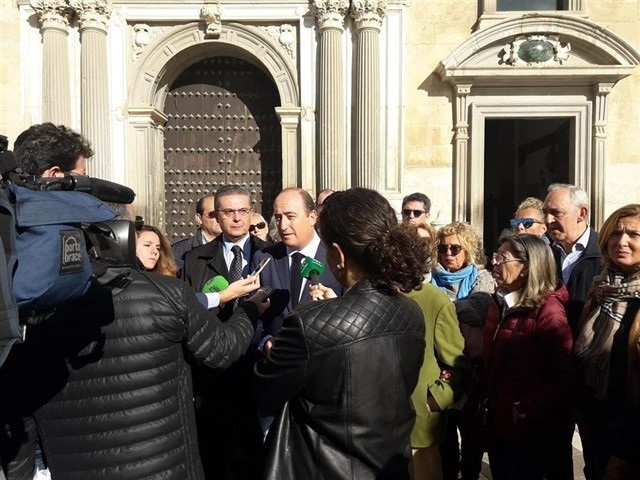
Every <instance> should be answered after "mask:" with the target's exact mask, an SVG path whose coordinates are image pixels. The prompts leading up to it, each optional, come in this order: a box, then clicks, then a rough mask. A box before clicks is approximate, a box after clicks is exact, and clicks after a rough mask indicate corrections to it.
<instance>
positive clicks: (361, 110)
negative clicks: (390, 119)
mask: <svg viewBox="0 0 640 480" xmlns="http://www.w3.org/2000/svg"><path fill="white" fill-rule="evenodd" d="M386 7H387V2H386V1H385V0H353V1H352V2H351V16H352V17H353V19H354V22H355V27H356V48H355V51H356V61H355V66H356V69H355V70H356V73H355V82H356V84H355V86H354V91H355V119H354V124H355V129H354V131H353V138H354V147H355V148H354V158H353V182H354V186H357V187H366V188H372V189H374V190H381V189H382V187H383V185H384V177H383V175H384V170H383V165H382V158H381V151H380V140H381V133H382V129H381V120H380V119H381V113H380V103H381V101H380V45H379V36H380V27H381V26H382V20H383V18H384V15H385V12H386Z"/></svg>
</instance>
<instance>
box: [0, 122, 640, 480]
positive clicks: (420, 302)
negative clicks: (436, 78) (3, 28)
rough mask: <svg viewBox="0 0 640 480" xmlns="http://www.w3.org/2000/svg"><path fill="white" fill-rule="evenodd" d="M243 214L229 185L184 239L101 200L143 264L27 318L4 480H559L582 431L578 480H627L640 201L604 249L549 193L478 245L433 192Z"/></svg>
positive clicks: (73, 164) (44, 143)
mask: <svg viewBox="0 0 640 480" xmlns="http://www.w3.org/2000/svg"><path fill="white" fill-rule="evenodd" d="M14 152H15V156H16V159H17V161H18V164H19V165H20V167H21V168H22V169H23V170H24V172H25V173H27V174H29V175H33V176H42V177H47V176H53V177H55V176H61V175H64V174H72V175H84V174H85V173H86V163H87V159H88V158H90V157H91V155H92V153H93V152H92V151H91V148H90V145H89V143H88V142H87V141H86V139H84V138H83V137H82V136H81V135H79V134H78V133H76V132H73V131H72V130H69V129H67V128H65V127H62V126H55V125H53V124H42V125H35V126H33V127H30V128H29V129H28V130H26V131H25V132H23V134H21V135H20V136H19V137H18V138H17V139H16V141H15V145H14ZM251 200H252V198H251V194H250V193H249V192H248V191H247V190H245V189H244V188H242V187H241V186H238V185H227V186H223V187H220V188H219V189H218V190H217V191H216V192H215V193H214V194H212V195H210V196H205V197H203V198H201V199H200V200H199V201H198V202H197V203H196V205H195V212H194V214H195V220H196V223H197V225H198V228H197V230H196V231H195V232H193V236H191V237H189V238H186V239H184V240H181V241H179V242H176V243H174V244H173V245H170V243H169V240H168V238H167V237H166V235H165V234H164V233H163V232H162V231H161V230H160V229H158V228H157V227H156V226H153V225H147V224H144V222H142V221H134V217H133V215H134V213H133V212H132V211H131V209H128V210H127V209H122V210H120V209H119V208H118V207H114V208H113V209H114V216H116V215H118V217H119V218H120V219H121V220H120V221H121V222H124V224H126V225H128V228H130V229H131V231H132V232H135V236H134V238H135V239H136V242H135V243H136V245H135V249H134V250H135V253H134V256H133V257H132V258H129V259H126V260H125V261H123V262H121V264H119V265H111V266H110V267H109V268H108V269H107V270H108V271H109V272H110V273H108V274H106V275H101V276H99V277H97V278H96V279H95V281H94V282H93V283H92V285H91V287H90V289H89V291H88V292H87V294H85V295H84V296H83V297H82V298H81V299H80V300H76V301H73V302H70V303H68V304H66V305H62V306H60V307H58V308H56V309H54V310H51V311H46V312H29V315H24V316H23V321H24V322H25V323H26V324H27V335H26V337H25V339H24V341H23V342H22V343H19V344H17V345H15V346H14V347H13V348H12V350H11V352H10V354H9V356H8V358H7V360H6V361H5V363H4V364H3V365H2V366H1V367H0V392H1V396H0V425H1V426H2V428H1V429H0V479H2V480H5V479H6V480H15V479H18V480H26V479H29V480H31V479H32V478H34V474H35V472H36V463H37V462H36V456H37V452H38V451H41V456H42V458H43V459H44V464H45V466H46V467H47V468H48V471H49V472H50V475H51V478H53V479H54V480H56V479H73V480H87V479H98V480H99V479H107V478H108V479H142V478H145V479H154V478H158V479H160V478H163V479H180V480H182V479H193V480H196V479H197V480H203V479H205V480H217V479H221V480H227V479H228V480H245V479H246V480H254V479H256V480H257V479H273V480H287V479H291V480H306V479H311V478H322V479H331V480H334V479H411V480H459V479H462V480H478V479H479V476H480V471H481V465H482V458H483V455H484V454H485V453H487V454H488V457H489V464H490V469H491V474H492V478H493V479H495V480H542V479H548V480H572V479H573V478H574V471H573V460H572V457H573V452H572V445H571V440H572V436H573V435H574V432H575V431H576V425H577V426H578V432H579V434H580V437H581V440H582V445H583V449H584V464H585V469H584V475H585V477H586V478H587V480H631V479H635V480H637V479H640V347H639V345H640V204H637V203H636V204H633V203H632V204H629V205H626V206H623V207H621V208H618V209H617V210H615V211H614V212H613V213H612V214H611V215H610V216H609V217H608V218H607V219H606V221H605V222H604V224H603V225H602V227H601V229H600V232H599V233H598V232H596V230H595V229H594V228H593V226H592V225H591V224H590V223H589V198H588V195H587V193H586V192H585V191H584V190H583V189H582V188H580V187H578V186H575V185H569V184H553V185H550V186H549V187H548V192H547V195H546V197H545V198H544V199H537V198H532V197H529V198H526V199H523V201H522V202H521V203H520V204H519V205H518V206H517V207H516V208H515V212H514V215H513V218H511V219H505V226H506V228H505V230H504V231H503V232H502V234H501V236H500V239H499V242H498V245H495V246H486V245H483V242H482V239H481V237H480V236H479V235H478V233H477V232H476V231H475V229H474V227H473V226H472V225H470V224H469V223H466V222H452V223H449V224H447V225H444V226H442V227H440V228H438V229H436V228H434V227H433V226H432V225H431V224H430V221H429V220H430V210H431V201H430V199H429V197H428V196H427V195H425V194H423V193H413V194H411V195H408V196H406V197H405V198H404V199H403V202H402V208H401V210H400V212H396V211H395V210H394V209H393V208H392V206H391V204H390V203H389V201H388V200H387V199H385V198H384V197H383V196H382V195H381V194H380V193H378V192H375V191H373V190H370V189H364V188H350V189H348V190H345V191H333V190H331V189H325V190H323V191H321V192H319V194H318V197H317V198H316V199H315V200H314V198H313V197H312V196H311V194H310V193H309V192H307V191H306V190H304V189H301V188H296V187H291V188H285V189H284V190H282V191H281V192H280V193H279V194H278V195H277V197H276V198H275V199H274V201H273V218H271V219H269V220H267V219H265V218H264V217H263V216H262V215H261V214H260V213H259V212H256V211H255V210H254V209H253V207H252V201H251ZM487 247H494V248H491V250H494V251H493V253H492V254H491V255H487V253H489V252H487V251H485V248H487ZM258 266H259V267H260V269H259V271H257V270H256V268H257V267H258ZM264 287H269V288H264Z"/></svg>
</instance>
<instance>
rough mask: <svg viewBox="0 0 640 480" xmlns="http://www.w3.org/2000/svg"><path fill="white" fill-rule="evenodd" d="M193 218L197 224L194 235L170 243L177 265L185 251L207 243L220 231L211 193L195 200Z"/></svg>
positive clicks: (181, 261) (181, 262)
mask: <svg viewBox="0 0 640 480" xmlns="http://www.w3.org/2000/svg"><path fill="white" fill-rule="evenodd" d="M195 219H196V223H197V224H198V229H197V230H196V232H195V233H194V235H193V236H192V237H187V238H184V239H182V240H179V241H177V242H175V243H174V244H173V245H171V250H173V257H174V258H175V259H176V262H178V263H180V264H179V265H178V266H179V267H182V264H183V263H184V257H185V256H186V255H187V252H189V251H191V250H192V249H194V248H195V247H199V246H200V245H205V244H207V243H209V242H210V241H212V240H213V239H214V238H216V237H217V236H218V235H220V234H221V233H222V230H221V229H220V224H219V223H218V220H217V219H216V212H215V210H214V208H213V195H208V196H206V197H202V198H201V199H199V200H198V201H197V202H196V216H195Z"/></svg>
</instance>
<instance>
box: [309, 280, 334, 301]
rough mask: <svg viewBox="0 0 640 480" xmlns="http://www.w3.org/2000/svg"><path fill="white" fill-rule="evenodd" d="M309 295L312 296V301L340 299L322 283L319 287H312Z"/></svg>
mask: <svg viewBox="0 0 640 480" xmlns="http://www.w3.org/2000/svg"><path fill="white" fill-rule="evenodd" d="M309 293H310V294H311V299H312V300H327V299H329V298H338V295H336V292H334V291H333V290H332V289H330V288H329V287H325V286H324V285H322V284H321V283H318V284H317V285H310V286H309Z"/></svg>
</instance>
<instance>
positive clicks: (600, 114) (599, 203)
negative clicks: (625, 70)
mask: <svg viewBox="0 0 640 480" xmlns="http://www.w3.org/2000/svg"><path fill="white" fill-rule="evenodd" d="M613 86H614V83H598V84H597V85H595V86H594V92H593V93H594V97H595V98H594V100H595V101H594V102H593V103H594V107H595V108H594V112H593V166H592V169H591V185H588V188H589V190H590V192H589V193H590V195H591V224H592V225H595V226H596V228H600V227H602V224H603V223H604V220H605V216H604V195H599V194H598V192H604V185H605V175H606V171H605V168H604V167H605V164H606V160H607V124H608V117H609V115H608V108H607V103H608V102H607V101H608V98H609V94H610V93H611V90H612V89H613Z"/></svg>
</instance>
